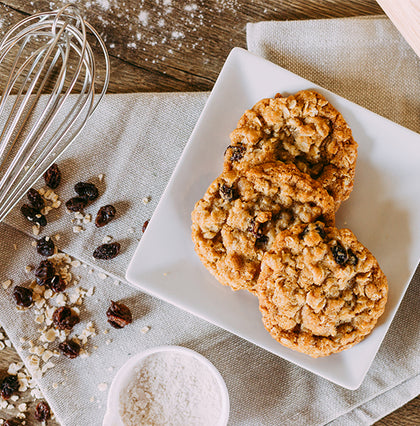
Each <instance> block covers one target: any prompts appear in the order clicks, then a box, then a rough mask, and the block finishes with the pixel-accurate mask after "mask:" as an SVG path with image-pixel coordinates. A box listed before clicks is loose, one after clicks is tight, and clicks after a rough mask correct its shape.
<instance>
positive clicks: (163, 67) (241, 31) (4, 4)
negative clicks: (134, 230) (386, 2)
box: [0, 0, 420, 426]
mask: <svg viewBox="0 0 420 426" xmlns="http://www.w3.org/2000/svg"><path fill="white" fill-rule="evenodd" d="M72 3H76V4H77V5H78V7H79V8H80V9H81V11H82V12H83V14H84V16H85V17H86V19H87V21H88V22H89V23H91V24H92V25H93V26H94V27H95V28H96V29H97V30H98V32H99V33H100V34H101V36H102V37H103V39H104V41H105V43H106V45H107V47H108V50H109V54H110V59H111V67H112V68H111V69H112V70H111V82H110V86H109V92H110V93H124V92H146V91H156V92H165V91H202V90H211V89H212V87H213V84H214V82H215V80H216V78H217V76H218V74H219V71H220V69H221V67H222V65H223V63H224V61H225V59H226V57H227V55H228V53H229V51H230V50H231V49H232V48H233V47H234V46H240V47H246V38H245V36H246V34H245V27H246V23H247V22H258V21H268V20H295V19H320V18H333V17H348V16H360V15H377V14H383V11H382V10H381V8H380V7H379V5H378V4H377V3H376V2H375V1H374V0H358V1H356V0H325V1H322V0H320V1H318V0H294V1H293V0H288V1H286V0H189V1H188V0H79V1H72ZM64 4H65V2H62V1H50V0H33V1H30V0H3V1H1V0H0V35H3V34H4V32H5V30H7V28H8V27H9V26H10V25H11V24H13V23H15V22H17V21H19V20H21V19H23V18H25V17H26V16H28V15H30V14H33V13H37V12H40V11H46V10H51V9H56V8H58V7H60V6H62V5H64ZM99 68H100V69H103V63H100V64H99ZM18 360H19V357H18V355H17V353H16V352H15V351H14V350H13V349H10V348H6V349H4V350H3V351H1V352H0V377H2V376H4V374H5V371H6V370H7V367H8V365H9V364H10V363H11V362H16V361H18ZM30 400H31V397H30V395H29V394H28V393H26V394H23V395H21V398H20V399H19V401H22V402H23V401H30ZM33 409H34V406H33V404H32V405H29V410H28V411H29V412H30V414H29V415H28V421H27V423H26V424H27V425H30V424H40V423H37V422H36V421H35V420H34V419H33V416H32V414H31V413H32V412H33ZM13 414H15V413H12V412H9V411H7V410H3V411H1V410H0V418H6V419H7V418H11V417H12V415H13ZM48 425H50V426H52V425H57V423H56V422H54V421H49V422H48ZM376 425H377V426H394V425H395V426H397V425H398V426H400V425H401V426H408V425H410V426H411V425H420V397H417V398H415V399H414V400H412V401H411V402H409V403H408V404H406V405H405V406H404V407H401V408H400V409H398V410H397V411H395V412H393V413H392V414H390V415H388V416H387V417H385V418H383V419H382V420H380V421H379V422H377V423H376ZM86 426H87V425H86Z"/></svg>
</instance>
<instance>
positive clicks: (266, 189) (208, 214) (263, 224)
mask: <svg viewBox="0 0 420 426" xmlns="http://www.w3.org/2000/svg"><path fill="white" fill-rule="evenodd" d="M191 218H192V240H193V242H194V245H195V251H196V252H197V254H198V256H199V257H200V259H201V261H202V262H203V264H204V265H205V266H206V268H207V269H208V270H209V271H210V272H211V273H212V274H213V275H214V276H215V277H216V278H217V279H218V280H219V281H220V282H221V283H222V284H224V285H227V286H231V288H232V289H234V290H239V289H247V290H249V291H251V292H253V291H254V287H255V285H256V283H257V279H258V275H259V273H260V264H261V259H262V256H263V254H264V253H265V252H266V251H267V250H268V249H269V248H270V247H271V244H272V243H273V241H274V239H275V238H276V235H277V234H278V233H279V232H280V231H282V230H284V229H286V228H288V227H290V226H292V225H294V224H297V223H309V222H313V221H315V220H317V219H321V220H322V221H325V222H326V223H328V224H333V223H334V200H333V199H332V197H331V196H330V195H329V194H328V193H327V191H326V190H325V189H324V188H323V187H322V186H321V185H320V184H319V183H318V182H316V181H314V180H313V179H311V178H310V177H309V176H308V175H306V174H304V173H302V172H300V171H299V170H298V169H297V168H296V167H295V166H294V165H292V164H284V163H282V162H274V163H265V164H261V165H259V166H256V167H254V168H251V169H249V170H245V171H234V170H232V171H228V172H224V173H222V174H221V175H220V176H219V177H218V178H217V179H216V180H215V181H214V182H213V183H212V184H211V185H210V187H209V188H208V190H207V192H206V193H205V195H204V197H203V198H202V199H201V200H199V201H198V202H197V203H196V205H195V208H194V210H193V212H192V214H191Z"/></svg>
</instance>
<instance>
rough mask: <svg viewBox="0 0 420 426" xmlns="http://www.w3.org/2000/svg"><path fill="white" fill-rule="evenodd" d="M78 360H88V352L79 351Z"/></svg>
mask: <svg viewBox="0 0 420 426" xmlns="http://www.w3.org/2000/svg"><path fill="white" fill-rule="evenodd" d="M79 356H80V358H82V359H84V358H88V357H89V356H90V354H89V352H88V351H86V350H85V349H83V348H82V349H80V353H79Z"/></svg>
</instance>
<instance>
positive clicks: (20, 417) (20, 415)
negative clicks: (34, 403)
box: [16, 413, 26, 425]
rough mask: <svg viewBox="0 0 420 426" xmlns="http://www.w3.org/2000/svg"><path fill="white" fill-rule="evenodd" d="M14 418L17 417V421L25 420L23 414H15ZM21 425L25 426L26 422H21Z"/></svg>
mask: <svg viewBox="0 0 420 426" xmlns="http://www.w3.org/2000/svg"><path fill="white" fill-rule="evenodd" d="M16 417H17V418H18V419H21V420H23V419H26V415H25V413H17V414H16ZM22 425H26V422H25V421H23V422H22Z"/></svg>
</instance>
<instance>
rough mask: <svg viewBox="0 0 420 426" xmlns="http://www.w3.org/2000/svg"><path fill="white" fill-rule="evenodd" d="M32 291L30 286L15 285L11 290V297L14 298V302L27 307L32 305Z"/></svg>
mask: <svg viewBox="0 0 420 426" xmlns="http://www.w3.org/2000/svg"><path fill="white" fill-rule="evenodd" d="M32 296H33V291H32V290H31V289H30V288H26V287H22V286H20V285H17V286H16V287H15V288H14V290H13V297H14V298H15V301H16V304H17V305H18V306H22V307H23V308H29V306H31V305H32V302H33V299H32Z"/></svg>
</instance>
